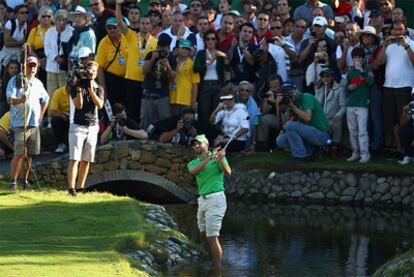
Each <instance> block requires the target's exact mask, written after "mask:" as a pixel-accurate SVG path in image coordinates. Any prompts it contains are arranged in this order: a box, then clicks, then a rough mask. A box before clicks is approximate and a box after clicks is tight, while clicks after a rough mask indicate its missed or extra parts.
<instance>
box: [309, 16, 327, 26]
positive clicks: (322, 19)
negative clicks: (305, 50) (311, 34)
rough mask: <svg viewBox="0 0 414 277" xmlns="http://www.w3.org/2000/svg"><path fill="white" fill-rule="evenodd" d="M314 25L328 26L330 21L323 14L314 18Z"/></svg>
mask: <svg viewBox="0 0 414 277" xmlns="http://www.w3.org/2000/svg"><path fill="white" fill-rule="evenodd" d="M312 25H319V26H327V25H328V21H327V20H326V18H325V17H323V16H317V17H315V18H314V19H313V22H312Z"/></svg>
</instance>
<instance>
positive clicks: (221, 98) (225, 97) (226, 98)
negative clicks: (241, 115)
mask: <svg viewBox="0 0 414 277" xmlns="http://www.w3.org/2000/svg"><path fill="white" fill-rule="evenodd" d="M233 98H234V95H233V94H228V95H223V96H220V100H231V99H233Z"/></svg>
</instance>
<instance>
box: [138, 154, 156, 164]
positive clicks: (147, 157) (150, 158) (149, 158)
mask: <svg viewBox="0 0 414 277" xmlns="http://www.w3.org/2000/svg"><path fill="white" fill-rule="evenodd" d="M156 159H157V156H155V155H154V154H152V153H151V152H147V151H143V152H142V155H141V159H140V161H141V163H143V164H150V163H153V162H154V161H155V160H156Z"/></svg>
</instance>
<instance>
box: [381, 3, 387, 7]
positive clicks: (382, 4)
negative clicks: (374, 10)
mask: <svg viewBox="0 0 414 277" xmlns="http://www.w3.org/2000/svg"><path fill="white" fill-rule="evenodd" d="M380 6H384V7H387V6H389V3H388V2H382V3H380Z"/></svg>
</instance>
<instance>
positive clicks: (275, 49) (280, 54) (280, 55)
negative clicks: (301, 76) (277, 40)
mask: <svg viewBox="0 0 414 277" xmlns="http://www.w3.org/2000/svg"><path fill="white" fill-rule="evenodd" d="M286 47H288V46H286ZM268 52H269V54H270V55H272V57H273V59H274V60H275V62H276V65H277V74H278V75H280V77H282V79H283V81H287V80H288V72H287V65H286V56H287V55H286V52H285V50H283V48H282V47H280V46H278V45H276V44H273V43H269V50H268ZM289 67H290V63H289Z"/></svg>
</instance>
